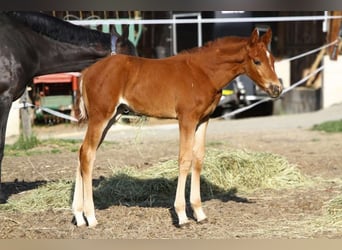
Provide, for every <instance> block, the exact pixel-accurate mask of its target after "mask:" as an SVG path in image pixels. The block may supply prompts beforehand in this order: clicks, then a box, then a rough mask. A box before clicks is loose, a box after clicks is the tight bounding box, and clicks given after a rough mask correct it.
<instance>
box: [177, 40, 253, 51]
mask: <svg viewBox="0 0 342 250" xmlns="http://www.w3.org/2000/svg"><path fill="white" fill-rule="evenodd" d="M247 39H248V38H246V37H237V36H225V37H220V38H217V39H215V40H213V41H209V42H207V43H205V44H204V45H203V46H202V47H194V48H191V49H187V50H182V51H181V52H180V53H179V54H191V53H196V52H200V51H206V50H208V49H212V48H217V47H223V46H225V47H227V45H232V44H240V43H245V42H246V41H247Z"/></svg>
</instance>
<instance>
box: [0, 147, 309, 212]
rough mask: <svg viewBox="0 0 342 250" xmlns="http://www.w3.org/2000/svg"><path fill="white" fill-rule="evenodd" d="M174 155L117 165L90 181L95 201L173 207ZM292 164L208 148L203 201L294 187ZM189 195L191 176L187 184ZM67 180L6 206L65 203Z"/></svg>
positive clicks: (297, 179)
mask: <svg viewBox="0 0 342 250" xmlns="http://www.w3.org/2000/svg"><path fill="white" fill-rule="evenodd" d="M177 176H178V166H177V161H176V160H170V161H167V162H164V163H160V164H158V165H157V166H154V167H151V168H147V169H144V170H137V169H136V168H133V167H125V168H115V169H113V176H111V177H109V178H103V179H100V180H98V181H97V182H96V184H95V185H94V201H95V204H96V206H97V207H98V208H105V207H108V206H110V205H114V204H125V205H128V206H129V205H139V206H166V207H168V206H170V207H171V206H172V204H173V199H174V195H175V191H176V186H177ZM308 182H309V181H308V179H307V178H305V177H304V176H302V175H301V174H300V172H299V170H298V169H297V168H296V167H295V165H293V164H290V163H289V162H288V161H287V160H286V159H285V158H284V157H281V156H279V155H275V154H270V153H259V152H250V151H245V150H232V151H222V150H214V149H210V150H208V151H207V154H206V159H205V163H204V168H203V171H202V177H201V193H202V198H203V200H206V199H212V198H218V197H222V195H232V194H235V193H236V192H237V191H239V192H240V191H242V192H253V191H255V190H258V189H268V188H270V189H283V188H294V187H298V186H302V185H305V184H307V183H308ZM187 184H188V185H187V195H188V192H189V181H188V183H187ZM72 186H73V185H72V184H71V183H70V182H58V183H49V184H47V185H45V186H42V187H40V188H37V189H35V190H32V191H30V192H27V193H26V194H24V195H19V196H20V197H19V199H18V197H16V198H15V199H13V200H9V204H7V205H1V206H0V209H5V208H6V206H7V209H8V208H11V209H18V210H25V211H37V210H46V209H47V208H48V207H49V208H69V207H70V204H71V197H72Z"/></svg>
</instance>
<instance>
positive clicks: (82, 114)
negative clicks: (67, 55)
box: [78, 71, 88, 123]
mask: <svg viewBox="0 0 342 250" xmlns="http://www.w3.org/2000/svg"><path fill="white" fill-rule="evenodd" d="M84 73H85V71H83V72H82V75H81V79H80V84H79V90H80V94H79V95H78V96H79V98H78V99H79V100H78V108H79V112H78V113H79V114H78V121H79V122H80V123H81V122H84V121H86V120H87V119H88V112H87V93H86V91H85V88H84V84H83V80H84V79H83V78H84Z"/></svg>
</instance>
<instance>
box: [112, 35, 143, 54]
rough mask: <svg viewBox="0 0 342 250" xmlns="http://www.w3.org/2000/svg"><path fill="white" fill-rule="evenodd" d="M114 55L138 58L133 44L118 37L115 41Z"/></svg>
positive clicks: (126, 39)
mask: <svg viewBox="0 0 342 250" xmlns="http://www.w3.org/2000/svg"><path fill="white" fill-rule="evenodd" d="M116 53H117V54H126V55H133V56H138V52H137V49H136V48H135V46H134V45H133V43H132V42H131V41H130V40H129V39H128V38H126V37H123V36H119V37H118V38H117V40H116Z"/></svg>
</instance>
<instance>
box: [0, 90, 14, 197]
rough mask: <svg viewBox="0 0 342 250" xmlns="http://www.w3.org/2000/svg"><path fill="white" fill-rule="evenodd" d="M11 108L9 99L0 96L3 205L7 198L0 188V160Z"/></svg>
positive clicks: (0, 194) (0, 193)
mask: <svg viewBox="0 0 342 250" xmlns="http://www.w3.org/2000/svg"><path fill="white" fill-rule="evenodd" d="M11 106H12V100H11V98H9V97H8V96H3V95H0V203H5V202H6V200H7V197H6V195H5V193H4V192H3V190H2V187H1V164H2V158H3V157H4V150H5V137H6V126H7V120H8V114H9V111H10V109H11Z"/></svg>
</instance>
